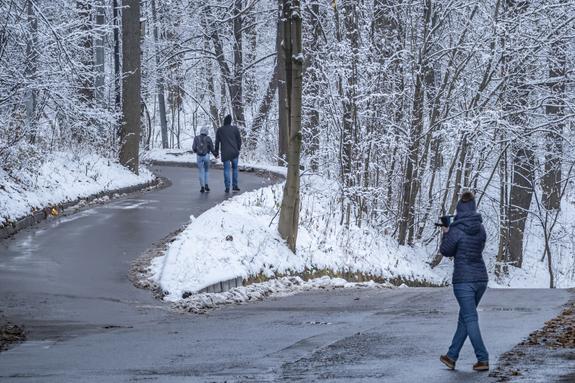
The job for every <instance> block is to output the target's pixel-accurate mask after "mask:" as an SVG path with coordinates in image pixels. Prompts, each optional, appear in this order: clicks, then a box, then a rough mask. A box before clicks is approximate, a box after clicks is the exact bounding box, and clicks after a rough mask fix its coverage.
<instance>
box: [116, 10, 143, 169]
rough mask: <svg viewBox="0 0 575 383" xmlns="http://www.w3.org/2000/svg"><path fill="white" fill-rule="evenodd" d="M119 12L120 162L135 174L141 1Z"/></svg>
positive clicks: (138, 129)
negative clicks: (120, 78)
mask: <svg viewBox="0 0 575 383" xmlns="http://www.w3.org/2000/svg"><path fill="white" fill-rule="evenodd" d="M123 4H124V8H123V9H122V48H123V49H122V63H123V66H122V72H123V77H122V114H123V118H122V132H121V148H120V163H121V164H122V165H124V166H126V167H127V168H129V169H130V170H131V171H133V172H134V173H136V174H138V165H139V158H138V150H139V142H140V85H141V84H140V83H141V70H140V68H141V67H140V60H141V58H140V0H124V2H123Z"/></svg>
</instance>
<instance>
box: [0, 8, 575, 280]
mask: <svg viewBox="0 0 575 383" xmlns="http://www.w3.org/2000/svg"><path fill="white" fill-rule="evenodd" d="M123 3H124V4H122V1H121V0H113V1H112V0H77V1H66V0H0V164H1V166H2V168H3V169H4V171H6V172H7V173H8V174H10V175H11V176H12V177H15V178H17V177H18V172H20V171H22V170H23V169H28V170H33V169H35V168H36V167H37V166H38V164H39V163H40V162H42V161H43V160H44V159H45V158H46V155H47V154H48V153H50V152H52V151H62V150H65V151H78V152H85V151H90V152H96V153H99V154H102V155H105V156H107V157H109V158H111V159H117V158H120V159H123V163H125V164H127V165H128V166H129V167H130V168H131V169H132V170H133V171H135V172H137V171H138V161H137V153H138V147H139V149H140V151H141V152H142V153H143V154H142V155H144V156H145V153H144V152H143V151H144V150H147V149H152V148H158V147H161V148H182V149H190V147H191V142H190V139H191V138H192V137H193V136H194V135H195V134H196V132H199V128H200V127H202V126H206V125H209V126H211V127H212V128H213V129H214V130H215V129H216V128H217V127H218V126H220V124H221V121H222V120H223V117H224V115H225V114H228V113H232V114H233V116H234V119H235V121H236V122H237V124H238V125H239V126H240V128H241V132H242V135H243V137H244V139H245V143H246V144H245V149H244V151H243V153H242V156H243V159H244V160H250V161H259V162H267V163H270V162H273V163H280V164H282V163H283V162H284V160H285V158H286V154H287V152H288V141H289V126H290V124H289V123H287V122H286V121H285V120H286V111H285V108H286V103H285V102H279V101H282V100H283V101H285V100H284V99H282V97H279V98H278V93H279V94H284V93H282V92H285V89H284V88H285V86H286V79H285V72H284V71H282V70H279V69H278V68H282V65H285V60H286V57H285V54H281V52H282V49H281V47H282V46H283V45H282V42H284V36H283V34H284V33H285V29H284V28H278V25H280V21H281V15H282V14H283V13H282V6H284V7H285V6H291V4H292V1H286V0H284V1H279V2H274V1H269V0H209V1H193V0H143V1H137V0H124V1H123ZM293 3H297V2H293ZM126 6H129V7H126ZM138 7H139V10H138ZM138 15H139V19H138ZM284 16H285V14H284ZM296 17H298V18H301V23H302V29H303V33H302V35H303V49H304V55H303V57H301V59H302V60H303V66H304V70H305V72H304V78H303V96H302V132H303V139H302V145H303V146H302V151H303V156H302V165H303V166H304V167H305V168H304V169H305V170H304V172H313V173H317V174H319V175H322V176H324V177H327V178H330V179H332V180H336V181H337V183H336V184H337V185H338V190H337V196H338V197H337V201H336V202H337V206H338V208H339V209H340V211H341V214H340V215H339V216H340V220H341V222H339V224H341V225H356V226H363V225H369V226H372V227H376V228H379V229H380V230H381V231H382V232H385V233H386V234H388V235H392V236H394V237H395V238H396V239H397V241H398V243H399V244H401V245H407V244H409V245H421V244H423V245H425V244H428V243H430V242H432V241H433V240H434V239H435V238H436V236H437V231H436V229H435V228H434V227H433V222H434V221H435V220H436V217H437V216H438V215H442V214H446V213H453V212H454V209H455V204H456V202H457V198H458V196H459V194H460V191H461V190H462V188H471V189H473V190H475V191H476V193H477V195H478V201H479V208H480V210H481V211H482V213H483V216H484V221H485V223H486V226H487V227H488V231H489V239H490V241H491V242H497V246H496V247H495V249H496V251H495V254H493V256H494V257H495V259H496V261H497V262H496V272H497V274H498V275H500V276H504V275H505V274H506V273H507V272H508V268H509V267H519V268H521V267H522V265H523V260H524V254H525V252H526V251H527V249H528V239H529V238H537V239H538V240H540V241H539V242H540V244H541V245H540V246H537V251H538V255H537V256H538V257H540V258H541V261H544V262H546V263H547V265H548V270H549V272H550V274H551V278H550V280H551V285H553V283H554V282H553V281H554V277H553V274H552V273H553V270H554V264H555V263H556V262H562V263H565V262H573V252H572V251H573V243H572V242H573V238H574V236H573V234H574V233H575V228H574V227H573V226H571V225H570V222H571V221H573V220H574V219H575V209H574V207H573V203H574V202H575V194H574V193H575V190H574V188H573V167H574V165H575V151H574V141H573V140H574V138H575V131H574V126H573V122H574V119H573V116H574V102H575V98H574V92H573V91H574V87H573V79H574V73H573V68H574V64H575V63H574V57H575V39H574V37H575V2H574V1H572V0H530V1H529V0H521V1H519V0H465V1H464V0H441V1H440V0H357V1H335V0H334V1H331V0H322V1H320V0H309V1H303V2H302V4H301V12H300V13H298V14H297V15H296ZM278 48H280V49H279V50H280V54H279V55H277V54H276V52H277V51H278ZM138 51H141V55H138V54H137V53H138ZM297 59H300V57H298V58H297ZM140 76H141V90H139V89H137V88H139V86H140V85H139V83H140V82H139V81H137V82H136V81H135V80H134V78H136V77H140ZM136 83H137V85H138V86H137V87H136ZM122 90H123V92H124V93H122ZM139 93H141V97H138V94H139ZM138 98H139V100H138ZM122 116H124V117H122ZM123 118H124V119H123ZM130 119H131V120H132V121H136V122H138V121H139V122H140V129H139V130H138V129H136V130H132V131H126V130H125V129H122V125H123V123H124V128H125V126H126V121H127V120H130ZM130 140H131V141H132V146H131V147H129V148H127V147H126V142H128V141H130ZM134 145H136V146H134ZM134 148H135V149H134ZM130 161H131V162H130ZM330 185H331V184H330ZM572 270H573V273H575V263H574V264H573V267H572Z"/></svg>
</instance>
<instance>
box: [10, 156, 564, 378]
mask: <svg viewBox="0 0 575 383" xmlns="http://www.w3.org/2000/svg"><path fill="white" fill-rule="evenodd" d="M157 170H158V172H159V173H160V175H163V176H165V177H168V178H169V179H171V180H172V182H173V186H171V187H169V188H167V189H163V190H158V191H153V192H149V193H146V194H143V195H140V196H137V197H131V198H126V199H121V200H117V201H113V202H111V203H109V204H107V205H104V206H100V207H95V208H92V209H88V210H84V211H82V212H80V213H78V214H75V215H72V216H69V217H63V218H61V219H58V220H54V221H51V222H44V223H42V224H40V225H37V226H35V227H33V228H31V229H28V230H25V231H22V232H20V233H18V234H17V235H16V236H14V237H13V238H11V239H9V240H6V241H3V242H0V310H1V311H2V312H3V314H4V315H6V316H7V317H8V318H9V319H11V320H13V321H14V322H16V323H22V324H24V325H25V326H26V327H27V330H28V332H29V336H28V338H29V339H28V341H27V342H25V343H23V344H21V345H19V346H17V347H15V348H13V349H11V350H9V351H7V352H4V353H0V381H1V382H135V381H146V382H148V381H153V382H268V381H269V382H274V381H281V382H292V381H301V382H311V381H322V382H326V381H337V382H418V381H422V380H424V379H425V381H426V383H433V382H442V383H450V382H485V381H489V379H488V378H487V376H486V375H482V374H476V373H472V372H471V371H470V366H471V364H472V362H473V358H472V353H471V351H470V349H469V346H468V345H466V348H464V351H463V353H462V356H461V359H460V361H459V362H458V366H459V367H460V369H461V370H460V371H458V372H455V373H453V372H451V371H447V370H445V369H443V368H442V367H441V366H440V365H439V364H438V362H437V357H438V355H439V353H441V352H444V351H445V349H446V347H447V346H448V342H449V340H450V337H451V335H452V331H453V330H454V328H455V322H456V316H457V313H456V311H457V305H456V303H455V300H454V299H453V297H452V294H451V292H450V290H449V289H393V290H377V289H376V290H372V289H366V290H336V291H331V292H309V293H305V294H299V295H296V296H291V297H287V298H282V299H270V300H267V301H265V302H258V303H254V304H250V305H244V306H230V307H227V308H225V309H221V310H217V311H214V312H212V313H210V314H208V315H201V316H198V315H184V314H177V313H173V312H170V311H169V310H168V309H167V307H166V305H164V304H162V303H161V302H158V301H155V300H154V299H152V297H151V294H150V293H149V292H148V291H144V290H138V289H136V288H134V287H133V286H132V285H131V284H130V282H129V281H128V279H127V270H128V268H129V265H130V262H131V261H132V260H133V259H134V258H136V257H137V256H139V255H140V254H141V253H142V252H143V251H144V250H146V249H147V248H148V247H150V245H151V244H152V243H153V242H154V241H157V240H159V239H160V238H162V237H164V236H165V235H167V234H168V233H170V232H172V231H174V230H175V229H177V228H178V227H179V226H180V225H182V224H184V223H186V222H187V221H188V219H189V215H190V214H193V215H199V214H200V213H201V212H203V211H205V210H206V209H208V208H209V207H211V206H213V205H215V204H216V203H218V202H220V201H222V200H223V199H225V197H226V196H225V195H224V193H223V190H222V188H221V183H222V182H221V172H219V171H216V170H212V173H211V176H212V181H211V185H212V190H213V191H212V192H211V193H210V194H209V195H200V193H199V192H198V190H197V189H198V182H197V180H196V172H195V170H192V169H186V168H172V167H160V168H158V169H157ZM240 177H241V178H240V180H241V186H243V188H244V189H246V190H249V189H253V188H256V187H258V186H261V185H263V184H267V183H269V182H270V181H269V180H264V179H262V178H259V177H257V176H255V175H253V174H247V173H242V174H241V176H240ZM208 256H209V255H208ZM568 298H569V293H568V292H567V291H564V290H489V291H488V292H487V294H486V297H485V298H484V302H483V303H482V306H481V310H482V312H481V320H482V327H483V329H484V333H485V334H484V335H485V338H486V343H487V345H488V347H489V349H490V352H491V356H492V361H494V360H496V358H497V356H498V355H499V354H500V353H502V352H504V351H506V350H508V349H510V348H511V347H512V346H513V345H515V344H516V343H518V342H519V341H520V340H521V339H522V338H523V337H524V336H526V335H527V334H528V333H529V332H530V331H532V330H534V329H536V328H538V327H540V326H541V325H542V324H543V322H544V321H545V320H547V319H549V318H551V317H553V316H554V315H555V314H557V313H558V312H559V311H560V308H561V305H562V304H564V303H565V302H566V301H567V299H568Z"/></svg>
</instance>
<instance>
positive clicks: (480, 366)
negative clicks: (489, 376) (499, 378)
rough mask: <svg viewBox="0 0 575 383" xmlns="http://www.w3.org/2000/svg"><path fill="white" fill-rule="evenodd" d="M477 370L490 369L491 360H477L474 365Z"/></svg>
mask: <svg viewBox="0 0 575 383" xmlns="http://www.w3.org/2000/svg"><path fill="white" fill-rule="evenodd" d="M473 369H474V370H475V371H489V362H477V363H475V364H474V365H473Z"/></svg>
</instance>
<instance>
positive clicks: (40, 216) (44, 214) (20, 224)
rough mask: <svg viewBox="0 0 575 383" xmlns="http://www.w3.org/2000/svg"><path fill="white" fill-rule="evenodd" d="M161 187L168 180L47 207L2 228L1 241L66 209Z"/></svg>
mask: <svg viewBox="0 0 575 383" xmlns="http://www.w3.org/2000/svg"><path fill="white" fill-rule="evenodd" d="M160 186H166V180H164V179H162V178H159V177H156V178H155V179H154V180H152V181H149V182H145V183H141V184H137V185H133V186H126V187H123V188H119V189H114V190H105V191H101V192H98V193H95V194H92V195H89V196H88V197H82V198H78V199H75V200H73V201H66V202H63V203H61V204H58V205H54V206H48V207H45V208H43V209H41V210H38V211H35V212H33V213H31V214H29V215H27V216H25V217H22V218H20V219H17V220H16V221H14V222H11V223H8V224H6V225H3V226H0V240H2V239H6V238H8V237H10V236H12V235H14V234H16V233H17V232H19V231H20V230H22V229H25V228H28V227H31V226H34V225H36V224H37V223H40V222H42V221H44V220H46V219H49V218H56V217H60V216H62V215H63V214H65V210H66V209H68V208H73V207H74V206H76V205H78V204H82V206H80V207H78V210H79V208H81V207H83V206H84V205H85V204H89V203H91V202H93V201H94V200H97V199H99V198H103V197H109V198H114V196H116V195H124V194H131V193H135V192H140V191H145V190H146V189H151V188H156V187H160Z"/></svg>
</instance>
